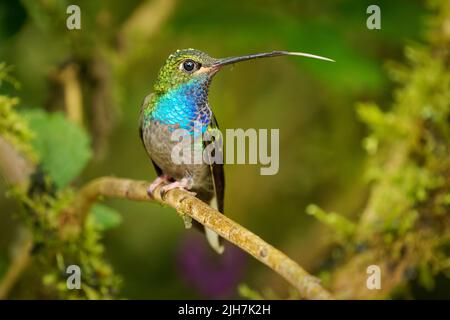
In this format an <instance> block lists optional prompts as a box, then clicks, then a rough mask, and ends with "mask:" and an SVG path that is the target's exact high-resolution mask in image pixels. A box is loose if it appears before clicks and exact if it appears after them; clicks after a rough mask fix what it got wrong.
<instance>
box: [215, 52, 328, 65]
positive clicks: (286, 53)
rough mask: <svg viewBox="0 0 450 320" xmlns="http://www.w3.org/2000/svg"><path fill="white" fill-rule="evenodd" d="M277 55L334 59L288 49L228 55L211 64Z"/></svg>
mask: <svg viewBox="0 0 450 320" xmlns="http://www.w3.org/2000/svg"><path fill="white" fill-rule="evenodd" d="M278 56H301V57H308V58H313V59H319V60H325V61H331V62H334V60H332V59H329V58H325V57H322V56H317V55H314V54H310V53H304V52H289V51H272V52H265V53H255V54H249V55H246V56H240V57H229V58H223V59H218V60H217V61H216V62H215V63H214V64H213V65H212V66H213V67H216V68H220V67H222V66H225V65H228V64H233V63H237V62H242V61H247V60H252V59H259V58H270V57H278Z"/></svg>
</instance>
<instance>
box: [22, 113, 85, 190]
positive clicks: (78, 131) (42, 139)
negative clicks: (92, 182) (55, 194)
mask: <svg viewBox="0 0 450 320" xmlns="http://www.w3.org/2000/svg"><path fill="white" fill-rule="evenodd" d="M23 117H24V119H25V120H26V121H27V122H28V125H29V127H30V129H31V130H32V131H33V132H34V133H35V138H34V139H33V140H32V142H31V144H32V146H33V148H34V149H35V150H36V152H37V153H38V155H39V159H40V164H41V165H42V168H43V170H44V171H45V173H46V174H48V175H49V176H50V178H51V179H52V181H53V182H54V183H55V185H56V186H57V187H58V188H63V187H65V186H67V184H68V183H70V182H71V181H73V180H74V179H75V178H76V177H78V175H79V174H80V172H81V170H83V168H84V166H85V165H86V164H87V162H88V161H89V159H90V157H91V149H90V146H89V144H90V141H89V136H88V135H87V134H86V132H85V131H84V130H82V128H80V127H78V126H77V125H76V124H74V123H72V122H70V121H69V120H67V119H66V118H65V117H64V115H62V114H60V113H54V114H48V113H46V112H43V111H40V110H33V111H29V112H27V113H24V115H23Z"/></svg>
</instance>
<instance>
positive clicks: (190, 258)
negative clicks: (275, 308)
mask: <svg viewBox="0 0 450 320" xmlns="http://www.w3.org/2000/svg"><path fill="white" fill-rule="evenodd" d="M224 245H225V252H224V253H223V254H222V255H218V254H217V253H215V252H214V251H213V250H212V249H211V248H210V247H209V246H208V243H207V241H206V240H205V239H204V236H203V235H200V234H199V233H194V232H192V233H191V232H189V233H187V236H186V237H184V238H183V239H182V242H181V245H180V249H179V252H178V257H177V258H178V259H177V260H178V270H179V272H180V274H181V276H182V277H183V278H184V279H185V281H186V282H187V283H188V284H189V285H191V286H193V287H194V288H195V289H196V290H197V291H198V292H199V293H200V294H201V295H203V296H205V297H209V298H214V299H221V298H222V299H223V298H226V297H230V296H232V295H234V294H235V293H236V288H237V286H238V284H239V283H240V282H241V281H242V279H243V276H244V271H245V267H246V264H247V263H246V260H247V256H246V254H245V253H244V252H243V251H242V250H241V249H239V248H238V247H236V246H234V245H232V244H231V243H229V242H226V241H224Z"/></svg>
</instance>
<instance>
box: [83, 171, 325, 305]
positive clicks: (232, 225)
mask: <svg viewBox="0 0 450 320" xmlns="http://www.w3.org/2000/svg"><path fill="white" fill-rule="evenodd" d="M148 187H149V183H147V182H145V181H134V180H128V179H120V178H114V177H103V178H98V179H95V180H93V181H91V182H90V183H88V184H87V185H86V186H84V187H83V188H81V189H80V190H79V192H78V195H77V198H76V200H75V204H74V206H75V210H76V212H77V213H78V214H80V217H81V219H82V221H84V219H85V218H86V215H87V214H88V212H89V209H90V207H91V205H92V204H93V203H94V202H95V201H97V200H99V198H101V197H113V198H123V199H129V200H135V201H156V202H158V203H161V204H164V205H168V206H170V207H172V208H174V209H176V210H177V212H178V213H180V214H181V215H183V216H185V215H187V216H190V217H191V218H193V219H195V220H197V221H198V222H200V223H201V224H203V225H205V226H207V227H208V228H210V229H212V230H214V231H215V232H217V233H218V234H219V235H221V236H222V237H223V238H225V239H227V240H228V241H230V242H231V243H234V244H235V245H237V246H238V247H240V248H241V249H243V250H244V251H246V252H247V253H249V254H251V255H252V256H253V257H255V258H256V259H258V260H259V261H260V262H262V263H264V264H265V265H267V266H268V267H270V268H272V269H273V270H274V271H275V272H277V273H278V274H279V275H281V276H282V277H283V278H285V279H286V280H287V281H288V282H289V283H290V284H292V285H293V286H294V287H295V288H297V290H298V291H299V292H300V294H301V295H302V296H303V297H304V298H306V299H332V297H331V295H330V294H329V293H328V292H327V291H326V290H325V289H324V288H323V287H322V286H321V285H320V283H319V280H318V279H317V278H315V277H313V276H311V275H310V274H308V273H307V272H306V271H305V270H303V268H302V267H300V266H299V265H298V264H297V263H296V262H295V261H293V260H292V259H290V258H289V257H288V256H286V255H285V254H284V253H282V252H281V251H279V250H278V249H276V248H274V247H273V246H271V245H270V244H268V243H266V242H265V241H264V240H262V239H261V238H260V237H258V236H257V235H256V234H254V233H252V232H250V231H249V230H247V229H245V228H244V227H242V226H241V225H239V224H237V223H236V222H234V221H233V220H231V219H230V218H227V217H226V216H225V215H223V214H221V213H220V212H219V211H217V210H215V209H213V208H211V207H209V206H208V205H206V204H205V203H204V202H202V201H201V200H199V199H197V198H196V197H194V196H193V195H191V194H190V193H189V192H186V191H183V190H180V189H175V190H171V191H169V192H168V193H167V194H166V195H165V196H161V195H160V193H159V190H156V192H155V194H156V198H155V199H151V198H149V196H148V195H147V188H148Z"/></svg>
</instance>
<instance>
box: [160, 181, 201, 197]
mask: <svg viewBox="0 0 450 320" xmlns="http://www.w3.org/2000/svg"><path fill="white" fill-rule="evenodd" d="M193 186H194V181H193V180H192V178H183V179H181V180H178V181H175V182H172V183H169V184H167V185H165V186H164V187H162V188H161V192H162V193H163V194H166V193H167V192H168V191H170V190H172V189H176V188H178V189H183V190H185V191H188V190H190V189H192V187H193ZM188 192H189V191H188ZM189 193H190V194H192V195H194V196H195V192H189Z"/></svg>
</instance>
